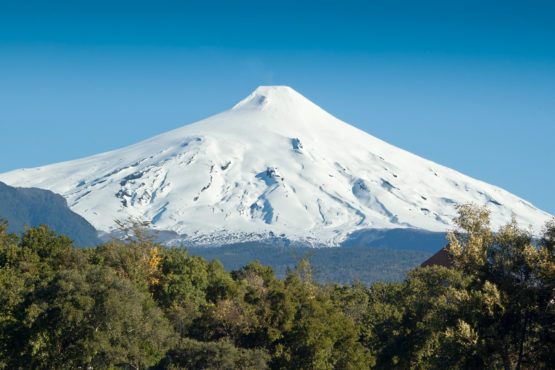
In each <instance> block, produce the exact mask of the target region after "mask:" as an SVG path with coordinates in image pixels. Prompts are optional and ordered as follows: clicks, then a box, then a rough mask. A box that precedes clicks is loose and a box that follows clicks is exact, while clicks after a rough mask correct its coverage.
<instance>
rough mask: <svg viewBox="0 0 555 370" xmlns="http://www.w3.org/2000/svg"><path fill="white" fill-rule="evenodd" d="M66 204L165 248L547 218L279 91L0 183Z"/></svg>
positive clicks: (327, 238) (321, 240) (265, 89)
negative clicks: (479, 212)
mask: <svg viewBox="0 0 555 370" xmlns="http://www.w3.org/2000/svg"><path fill="white" fill-rule="evenodd" d="M0 181H3V182H5V183H7V184H10V185H12V186H20V187H39V188H44V189H48V190H51V191H53V192H56V193H59V194H61V195H62V196H64V197H65V198H66V200H67V202H68V204H69V206H70V208H71V209H72V210H73V211H74V212H76V213H78V214H80V215H81V216H83V217H84V218H85V219H87V220H88V221H89V222H90V223H91V224H92V225H94V226H95V227H96V228H97V229H98V230H102V231H104V232H106V233H110V232H111V231H113V230H114V229H115V228H116V225H115V222H114V220H116V219H120V220H125V219H127V218H128V217H135V218H139V219H142V220H146V221H149V222H151V225H152V227H153V228H154V229H157V230H161V231H162V230H163V231H169V232H170V233H169V235H171V238H173V239H175V240H174V241H179V242H182V243H184V244H195V245H221V244H228V243H234V242H244V241H257V240H260V241H262V240H274V239H280V240H288V241H290V242H292V243H297V244H306V245H313V246H334V245H338V244H340V243H341V242H343V241H344V240H345V239H346V238H347V237H348V236H349V235H350V234H351V233H353V232H355V231H357V230H363V229H395V228H411V229H421V230H428V231H441V232H445V231H448V230H450V229H452V228H453V223H452V219H453V217H455V216H456V214H457V213H456V209H455V205H456V204H457V203H467V202H474V203H476V204H479V205H481V204H486V205H487V206H488V207H489V208H490V210H491V220H492V226H493V227H494V228H496V227H499V226H501V225H502V224H505V223H506V222H508V221H510V219H511V217H512V215H514V216H515V217H516V220H517V221H518V222H519V224H520V225H522V226H525V227H527V226H529V225H531V226H532V227H534V228H537V229H538V230H539V228H540V227H541V226H542V225H543V224H544V223H545V221H546V220H547V219H549V218H550V217H551V216H550V215H549V214H548V213H546V212H544V211H541V210H540V209H538V208H536V207H535V206H533V205H532V204H530V203H529V202H527V201H525V200H523V199H521V198H519V197H517V196H515V195H513V194H511V193H509V192H507V191H505V190H503V189H501V188H499V187H496V186H493V185H490V184H487V183H485V182H482V181H479V180H476V179H473V178H470V177H468V176H466V175H463V174H461V173H459V172H457V171H455V170H452V169H449V168H447V167H444V166H442V165H439V164H437V163H434V162H432V161H429V160H426V159H423V158H421V157H418V156H416V155H414V154H411V153H409V152H407V151H405V150H402V149H400V148H397V147H395V146H393V145H390V144H388V143H386V142H384V141H382V140H380V139H378V138H375V137H373V136H371V135H370V134H368V133H366V132H364V131H361V130H359V129H357V128H355V127H353V126H351V125H349V124H347V123H345V122H343V121H341V120H339V119H337V118H335V117H333V116H332V115H330V114H329V113H327V112H326V111H324V110H323V109H321V108H320V107H318V106H317V105H315V104H314V103H312V102H311V101H309V100H308V99H307V98H305V97H304V96H302V95H301V94H299V93H298V92H296V91H295V90H293V89H291V88H289V87H285V86H261V87H259V88H257V89H256V90H255V91H254V92H253V93H251V94H250V95H249V96H248V97H246V98H245V99H243V100H242V101H240V102H239V103H238V104H236V105H235V106H233V107H232V108H231V109H229V110H226V111H224V112H222V113H220V114H217V115H214V116H212V117H209V118H207V119H204V120H202V121H199V122H196V123H193V124H190V125H186V126H183V127H180V128H177V129H175V130H173V131H170V132H167V133H164V134H161V135H158V136H155V137H153V138H150V139H148V140H145V141H142V142H140V143H137V144H134V145H131V146H128V147H125V148H122V149H118V150H114V151H110V152H106V153H102V154H98V155H94V156H91V157H87V158H82V159H76V160H72V161H68V162H63V163H57V164H52V165H47V166H43V167H37V168H31V169H18V170H14V171H11V172H7V173H3V174H0Z"/></svg>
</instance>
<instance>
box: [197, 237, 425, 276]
mask: <svg viewBox="0 0 555 370" xmlns="http://www.w3.org/2000/svg"><path fill="white" fill-rule="evenodd" d="M408 247H410V246H407V248H408ZM188 249H189V254H190V255H198V256H202V257H204V258H205V259H207V260H209V261H210V260H213V259H218V260H219V261H220V262H222V264H223V265H224V267H225V268H226V269H227V270H228V271H231V270H237V269H240V268H242V267H243V266H245V265H246V264H247V263H249V262H251V261H254V260H258V261H259V262H260V263H262V264H263V265H269V266H272V268H273V269H274V271H275V274H276V276H277V277H278V278H284V277H285V274H286V271H287V268H294V267H295V264H296V263H297V258H301V257H305V256H306V255H309V256H311V257H310V263H311V265H312V267H313V268H314V270H315V273H316V276H315V277H316V278H317V279H318V281H320V282H321V283H325V282H330V281H333V282H336V283H339V284H351V283H353V282H354V281H360V282H363V283H366V284H372V283H374V282H376V281H401V280H402V279H403V278H404V277H405V274H406V273H407V271H408V270H409V269H411V268H413V267H416V266H418V265H420V264H421V263H422V262H423V261H425V260H426V259H427V258H428V257H430V256H431V253H429V252H426V251H421V250H420V251H419V250H392V249H386V248H372V247H358V246H357V247H337V248H308V247H278V246H273V245H264V244H259V243H242V244H235V245H228V246H224V247H212V248H206V247H196V248H195V247H193V248H188Z"/></svg>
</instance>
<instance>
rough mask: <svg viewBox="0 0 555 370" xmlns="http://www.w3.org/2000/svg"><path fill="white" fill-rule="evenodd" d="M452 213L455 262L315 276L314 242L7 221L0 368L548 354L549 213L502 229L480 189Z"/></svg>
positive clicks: (396, 364) (277, 364) (509, 364)
mask: <svg viewBox="0 0 555 370" xmlns="http://www.w3.org/2000/svg"><path fill="white" fill-rule="evenodd" d="M456 222H457V225H458V227H459V228H458V230H457V231H456V232H454V233H451V234H449V235H448V239H449V246H448V248H447V252H448V253H449V255H450V258H451V260H452V262H453V268H450V269H448V268H446V267H441V266H432V267H426V268H420V267H419V268H416V269H413V270H411V271H410V272H409V273H408V274H407V276H406V277H405V279H404V280H403V281H401V282H376V283H373V284H372V285H365V284H362V283H354V284H351V285H339V284H334V283H326V284H321V283H318V281H317V280H316V279H315V277H314V271H313V269H312V266H311V264H310V259H309V258H308V257H301V258H299V259H298V262H297V265H296V267H295V268H294V269H289V270H288V271H287V273H286V276H285V277H284V278H281V279H280V278H277V277H276V276H275V274H274V271H273V269H272V268H271V267H268V266H264V265H262V264H260V263H258V262H256V261H254V262H251V263H248V264H247V265H245V266H243V267H242V268H239V269H236V270H234V271H231V272H228V271H226V270H225V269H224V268H223V266H222V264H221V263H220V262H219V261H218V260H213V261H207V260H205V259H203V258H202V257H199V256H191V255H189V253H188V250H186V249H183V248H176V247H173V248H166V247H163V246H161V245H159V244H157V243H155V242H154V239H153V238H152V237H151V236H150V235H149V234H148V233H147V232H145V229H144V228H143V226H144V225H141V224H140V223H137V222H134V223H133V222H132V223H131V224H127V225H122V227H123V229H124V230H125V231H126V234H125V235H126V236H125V237H123V238H121V240H113V241H111V242H109V243H105V244H102V245H100V246H98V247H97V248H92V249H80V248H74V246H73V242H72V241H71V240H70V239H68V238H67V237H65V236H64V235H58V234H57V233H56V232H54V231H52V230H50V229H49V228H48V227H46V226H45V225H41V226H38V227H34V228H29V229H27V230H26V231H25V232H24V233H22V234H21V235H16V234H13V233H8V232H7V225H6V223H1V224H0V368H5V369H12V368H23V369H27V368H33V369H43V368H44V369H46V368H108V367H122V368H132V369H140V368H149V367H150V368H160V369H163V368H169V369H178V368H188V369H205V368H206V369H216V368H217V369H233V368H243V369H261V368H272V369H278V368H291V369H314V368H318V369H333V368H341V369H363V368H377V369H390V368H504V369H524V368H535V369H537V368H549V367H550V366H551V365H550V364H551V362H552V361H553V359H554V358H555V356H554V355H555V354H554V347H555V346H554V345H553V339H554V335H555V315H554V314H555V301H554V297H555V296H554V286H553V284H554V282H555V254H554V250H555V222H553V221H551V222H549V223H548V224H547V225H546V227H545V230H544V233H543V236H542V237H541V238H534V237H533V236H532V235H530V233H528V232H527V231H525V230H523V229H521V228H519V226H518V225H517V224H516V223H515V222H512V223H510V224H508V225H506V226H505V227H503V228H501V229H500V230H499V231H498V232H495V233H494V232H493V231H492V230H491V228H490V226H489V213H488V211H487V210H486V209H485V208H479V207H476V206H472V205H462V206H459V217H458V218H457V219H456Z"/></svg>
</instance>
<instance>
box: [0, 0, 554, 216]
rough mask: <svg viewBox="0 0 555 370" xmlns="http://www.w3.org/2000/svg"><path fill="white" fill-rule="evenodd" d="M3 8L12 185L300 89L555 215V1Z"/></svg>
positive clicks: (2, 112)
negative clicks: (265, 92) (241, 103)
mask: <svg viewBox="0 0 555 370" xmlns="http://www.w3.org/2000/svg"><path fill="white" fill-rule="evenodd" d="M194 3H197V4H195V5H193V4H190V3H188V2H185V1H137V0H134V1H101V0H97V1H78V2H77V1H68V2H61V1H32V0H25V1H21V0H14V1H7V0H0V128H1V136H0V138H1V141H0V142H1V145H0V158H1V159H0V172H4V171H8V170H12V169H16V168H20V167H34V166H40V165H45V164H49V163H54V162H59V161H64V160H70V159H75V158H78V157H83V156H87V155H91V154H96V153H99V152H103V151H107V150H111V149H116V148H120V147H123V146H126V145H129V144H132V143H135V142H137V141H139V140H142V139H146V138H148V137H150V136H153V135H155V134H159V133H162V132H165V131H167V130H170V129H173V128H176V127H179V126H182V125H184V124H188V123H192V122H194V121H196V120H199V119H201V118H205V117H207V116H209V115H212V114H215V113H218V112H220V111H222V110H224V109H227V108H229V107H230V106H232V105H233V104H234V103H236V102H237V101H238V100H240V99H242V98H243V97H245V96H246V95H247V94H248V93H250V92H251V91H252V90H254V89H255V88H256V87H257V86H258V85H270V84H279V85H289V86H291V87H293V88H294V89H296V90H297V91H299V92H300V93H302V94H303V95H305V96H306V97H308V98H309V99H311V100H312V101H314V102H315V103H317V104H318V105H320V106H321V107H323V108H324V109H326V110H327V111H328V112H330V113H332V114H333V115H335V116H337V117H339V118H341V119H343V120H344V121H346V122H349V123H351V124H353V125H355V126H357V127H359V128H361V129H363V130H365V131H367V132H369V133H370V134H372V135H374V136H377V137H379V138H381V139H383V140H385V141H388V142H390V143H392V144H394V145H397V146H399V147H402V148H404V149H407V150H409V151H411V152H413V153H416V154H418V155H421V156H423V157H425V158H428V159H431V160H433V161H436V162H438V163H441V164H443V165H446V166H449V167H451V168H454V169H456V170H458V171H461V172H463V173H466V174H468V175H470V176H472V177H476V178H478V179H481V180H484V181H487V182H490V183H493V184H495V185H498V186H501V187H503V188H505V189H507V190H509V191H511V192H513V193H515V194H517V195H519V196H521V197H523V198H525V199H527V200H529V201H531V202H532V203H534V204H535V205H537V206H539V207H540V208H542V209H544V210H546V211H548V212H550V213H551V214H555V196H554V194H553V190H554V184H555V143H554V142H555V21H554V20H555V2H553V1H534V0H526V1H525V0H522V1H510V0H504V1H488V0H480V1H472V0H465V1H396V0H388V1H322V0H320V1H302V0H297V1H243V2H241V1H226V2H217V1H195V2H194Z"/></svg>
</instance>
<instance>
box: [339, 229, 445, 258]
mask: <svg viewBox="0 0 555 370" xmlns="http://www.w3.org/2000/svg"><path fill="white" fill-rule="evenodd" d="M446 244H447V234H446V233H440V232H432V231H426V230H418V229H362V230H357V231H355V232H353V233H351V234H349V236H348V238H347V239H346V240H345V241H344V242H343V243H341V245H342V246H344V247H358V246H368V247H374V248H386V249H410V250H417V251H424V252H428V253H435V252H437V251H438V250H440V249H441V248H443V247H445V245H446Z"/></svg>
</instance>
